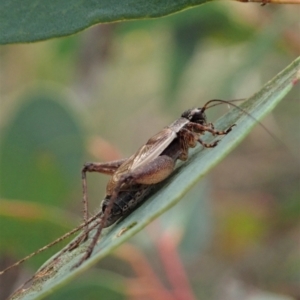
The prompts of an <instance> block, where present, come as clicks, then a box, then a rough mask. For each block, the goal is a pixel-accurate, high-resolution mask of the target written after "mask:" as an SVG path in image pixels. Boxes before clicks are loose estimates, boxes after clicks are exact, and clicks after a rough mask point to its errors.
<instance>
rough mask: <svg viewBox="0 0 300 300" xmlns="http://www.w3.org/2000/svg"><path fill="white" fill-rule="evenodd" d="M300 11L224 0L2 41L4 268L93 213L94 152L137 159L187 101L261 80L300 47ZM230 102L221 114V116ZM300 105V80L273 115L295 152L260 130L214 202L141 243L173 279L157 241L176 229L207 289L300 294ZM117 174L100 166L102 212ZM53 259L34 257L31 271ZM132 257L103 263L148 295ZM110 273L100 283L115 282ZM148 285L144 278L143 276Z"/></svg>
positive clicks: (210, 190) (235, 91) (70, 290)
mask: <svg viewBox="0 0 300 300" xmlns="http://www.w3.org/2000/svg"><path fill="white" fill-rule="evenodd" d="M11 3H13V2H11ZM20 11H21V9H20ZM49 16H51V14H49ZM298 18H299V15H298V12H297V9H295V8H294V6H280V7H279V6H276V7H274V6H271V5H270V6H264V7H261V6H258V5H250V4H247V5H246V4H238V3H225V4H224V3H211V4H207V5H205V6H202V7H200V8H197V9H191V10H187V11H184V12H182V13H180V14H176V15H172V16H170V17H166V18H161V19H156V20H146V21H132V22H126V23H116V24H106V25H100V26H95V27H92V28H90V29H89V30H86V31H84V32H82V33H80V34H77V35H74V36H70V37H66V38H61V39H53V40H49V41H45V42H40V43H35V44H23V45H6V46H2V47H1V49H0V55H1V56H0V59H1V69H0V79H1V84H0V88H1V111H0V130H1V131H0V133H1V185H0V186H1V197H2V199H1V203H0V204H1V206H0V208H1V209H0V216H1V221H0V226H1V233H0V249H1V254H2V255H3V259H2V261H1V264H2V266H3V265H4V264H8V262H10V263H11V262H12V261H14V260H17V259H18V258H20V257H22V256H24V255H26V254H28V253H30V252H31V251H33V250H35V249H37V248H39V247H41V246H43V245H44V244H46V243H47V242H50V241H51V240H52V239H54V238H55V237H57V236H59V235H60V234H61V233H63V232H65V231H67V230H68V229H69V228H71V227H72V226H75V225H76V224H78V223H79V219H80V218H81V191H80V185H81V183H80V168H81V166H82V164H83V163H84V162H85V161H89V160H92V161H103V160H111V159H115V158H118V157H119V156H123V157H126V156H128V155H130V154H131V153H133V151H135V150H136V149H137V148H138V147H139V146H140V145H141V144H142V143H144V142H145V141H146V140H147V139H148V137H149V136H151V135H152V134H154V133H156V132H157V131H158V130H160V129H161V128H162V127H163V126H165V125H167V124H168V123H170V122H171V121H172V120H174V119H175V118H177V117H178V116H179V115H180V113H181V112H182V111H183V110H185V109H186V108H189V107H193V106H201V105H202V104H203V103H205V102H206V100H208V99H212V98H220V99H236V98H245V97H247V96H249V95H251V94H253V92H255V91H257V90H259V89H260V87H261V85H262V84H263V83H264V82H266V81H267V80H268V79H271V78H272V77H273V76H274V75H275V74H277V73H278V72H279V71H280V70H281V69H283V68H284V67H285V66H286V65H287V64H289V63H290V62H291V61H292V60H293V59H294V58H295V57H296V56H297V55H298V53H299V52H300V41H299V35H298V32H297V31H298V29H297V28H298V27H297V26H298V25H297V24H298V21H299V20H298ZM61 21H63V20H61ZM81 21H83V20H81ZM51 22H52V21H51ZM52 24H53V25H55V26H57V27H59V25H58V23H56V22H54V21H53V23H52ZM2 25H3V26H4V25H5V24H4V23H3V24H2ZM2 28H4V27H2ZM41 29H42V28H41ZM2 30H3V29H2ZM1 36H2V38H6V36H5V35H2V34H1ZM39 38H41V37H39ZM45 85H46V86H47V89H44V88H43V87H44V86H45ZM49 87H50V88H49ZM28 90H30V91H31V92H30V93H28ZM32 91H34V92H32ZM41 91H42V92H41ZM225 110H226V108H224V107H220V108H218V109H217V108H216V110H212V111H210V112H209V119H211V120H214V119H215V118H216V116H217V115H220V114H221V113H222V112H224V111H225ZM299 114H300V110H299V87H298V88H296V89H295V90H294V91H293V92H292V93H291V94H290V95H289V97H288V99H286V101H284V102H283V103H282V104H280V105H279V106H278V108H276V109H275V111H274V113H272V114H271V115H270V116H269V117H267V118H266V120H265V125H266V126H267V127H268V128H269V129H270V130H271V131H272V132H273V133H274V134H275V135H277V136H279V137H280V139H282V140H283V142H284V143H285V145H286V147H287V148H288V150H287V149H285V148H284V147H281V146H280V145H277V144H276V143H275V142H274V141H273V140H272V139H271V138H269V137H268V136H267V134H266V133H265V132H264V131H263V129H262V128H260V127H257V128H256V129H255V130H254V131H253V132H252V133H251V135H250V137H249V138H248V139H247V140H246V141H245V142H244V143H243V144H242V145H241V146H240V147H239V148H238V149H236V150H235V151H233V152H232V154H231V155H230V156H229V157H228V158H227V159H226V160H225V161H224V162H222V163H221V164H219V166H218V168H216V169H215V170H214V171H213V172H212V173H211V175H210V176H209V178H207V180H206V188H205V193H204V195H205V199H206V200H205V202H202V201H200V195H201V194H202V193H203V191H199V192H198V194H197V193H196V195H195V194H194V193H193V194H191V195H190V198H191V199H190V200H191V201H189V199H188V197H187V199H185V200H184V201H182V202H181V203H180V204H179V205H178V207H176V208H175V209H174V210H171V211H170V212H169V213H168V215H167V216H166V217H165V219H164V217H163V218H162V219H161V221H158V222H156V223H155V224H153V225H152V226H150V228H149V229H147V231H144V232H143V233H140V234H139V235H137V236H136V237H135V238H134V239H133V243H135V245H139V247H140V248H142V249H143V252H144V253H146V254H145V256H146V255H147V257H146V258H147V259H148V261H149V264H150V265H151V266H152V268H153V270H154V271H155V272H156V274H157V278H158V279H159V280H161V282H164V283H165V282H166V281H168V276H167V275H165V273H166V270H167V269H166V268H164V266H163V261H162V259H161V258H160V257H159V255H158V253H159V250H158V247H159V245H158V242H157V239H159V238H160V237H161V235H160V233H163V232H164V230H165V231H167V232H169V231H170V232H175V233H176V234H174V236H175V237H174V239H175V240H176V239H177V240H179V241H180V240H182V241H183V242H182V244H181V245H180V247H178V248H179V251H180V254H181V259H182V264H183V265H184V267H185V270H186V273H187V277H188V280H189V283H190V285H191V288H192V291H193V293H194V294H195V298H197V299H202V298H203V299H213V300H214V299H216V300H217V299H232V300H234V299H241V298H243V299H247V297H248V298H249V294H247V291H249V290H251V292H253V290H252V287H255V288H256V292H257V289H260V290H265V291H269V292H271V293H274V294H279V295H280V294H283V295H287V296H290V297H293V299H297V298H299V297H300V296H299V295H300V290H299V281H300V258H299V252H300V251H299V245H298V243H297V241H298V232H299V213H300V212H299V199H300V190H299V180H300V178H299V177H300V175H299V165H298V162H299V147H300V136H299V134H298V132H299ZM83 149H85V150H83ZM84 151H85V154H83V152H84ZM120 153H122V155H120ZM83 157H84V158H83ZM106 181H107V178H105V176H101V175H94V176H92V175H89V196H90V201H91V203H92V204H91V206H92V208H91V210H92V211H93V209H98V207H99V202H100V200H101V198H102V196H103V194H104V187H105V183H106ZM197 195H198V196H197ZM192 200H193V201H194V202H192ZM197 200H198V201H197ZM190 203H195V204H193V209H191V208H190V206H192V204H190ZM32 205H33V206H32ZM186 210H187V211H190V214H189V213H188V212H187V213H186V214H187V216H186V217H183V215H184V212H186ZM197 211H199V214H197ZM32 212H33V213H32ZM75 212H76V213H77V216H76V217H74V215H73V214H72V213H74V214H75ZM172 220H173V221H172ZM168 224H171V225H168ZM195 228H197V229H195ZM201 228H202V229H203V228H205V230H204V229H203V232H200V230H201ZM198 235H199V236H201V239H197V237H198ZM155 238H157V239H155ZM199 240H200V242H199ZM197 242H198V243H200V244H198V243H197ZM178 243H179V242H178ZM58 247H61V246H58ZM135 247H138V246H135ZM53 251H55V250H53ZM55 252H56V251H55ZM50 256H51V253H49V252H47V253H46V254H45V256H43V257H42V258H41V259H40V260H39V261H38V262H37V261H36V260H34V259H33V260H32V261H29V262H28V264H27V265H26V266H29V267H26V268H25V271H19V272H18V276H20V277H22V276H24V275H22V274H24V273H23V272H29V271H28V268H30V266H31V267H32V266H35V267H36V266H37V265H38V264H40V262H41V261H43V260H45V257H50ZM37 259H38V258H37ZM123 260H124V261H125V265H124V264H121V263H120V259H119V258H118V259H116V258H115V257H111V258H107V259H105V260H104V261H103V262H102V263H101V265H100V267H99V269H97V270H98V272H99V273H100V274H101V272H102V269H107V270H112V272H115V273H118V274H120V276H121V279H120V278H118V280H116V282H117V283H116V284H117V285H119V284H120V281H123V282H124V283H125V286H126V287H127V289H125V290H122V291H118V292H117V293H116V294H117V295H120V294H125V295H126V297H127V298H128V299H130V298H132V299H134V298H133V296H132V295H133V293H132V290H130V291H131V293H130V291H129V290H128V288H129V287H131V288H132V289H133V287H132V285H131V284H129V283H128V280H130V279H132V280H134V279H136V277H137V274H138V272H137V271H136V270H134V264H132V263H130V260H129V258H127V260H126V259H124V258H123ZM136 264H138V262H137V263H136ZM18 276H15V278H17V277H18ZM27 277H28V276H27ZM84 277H89V273H87V274H86V275H85V276H84ZM96 277H97V276H96ZM97 278H98V277H97ZM97 278H94V279H95V282H96V281H97ZM82 279H83V278H79V279H78V280H77V281H75V282H73V283H70V284H69V285H67V286H66V287H64V290H62V291H61V293H62V294H63V297H64V298H66V297H70V298H72V299H76V298H75V296H74V290H76V292H75V294H77V299H82V295H81V294H80V291H79V290H80V289H82V291H84V292H83V293H84V295H86V294H85V293H86V290H87V289H92V290H94V288H92V287H91V284H89V283H88V282H86V286H84V282H85V281H84V280H82ZM102 279H103V278H101V276H100V275H99V281H98V283H99V286H102V285H109V284H108V283H107V284H106V283H103V280H102ZM22 281H23V280H22ZM81 281H83V283H82V286H81V285H79V282H81ZM111 281H114V276H112V277H111ZM102 283H103V284H102ZM131 283H132V282H131ZM151 283H153V282H152V281H151ZM96 284H97V283H96ZM143 284H145V283H144V282H142V281H138V280H137V279H136V286H140V287H144V285H143ZM149 284H150V283H149ZM4 286H5V288H3V285H1V282H0V290H1V291H3V292H2V295H1V296H3V297H4V294H5V293H9V291H11V290H12V289H13V285H12V284H6V285H4ZM133 286H134V285H133ZM136 286H135V288H136V290H137V287H136ZM166 286H168V284H166ZM1 287H2V288H1ZM147 287H148V289H149V290H150V289H151V286H150V287H149V286H147ZM230 288H231V289H230ZM153 289H156V290H159V289H158V288H157V287H156V288H153ZM144 290H147V289H146V288H145V289H144ZM91 292H92V291H91ZM98 293H99V294H101V291H98ZM98 293H97V295H98ZM103 293H104V292H103ZM241 295H242V296H241ZM59 297H60V296H59V293H58V294H57V296H56V294H54V295H52V296H51V299H59ZM109 297H111V298H112V297H113V296H109ZM116 297H119V296H116ZM120 297H121V296H120ZM261 297H263V296H261ZM266 297H267V296H266ZM276 297H277V296H276ZM276 297H275V296H274V297H273V299H276ZM278 297H280V298H279V299H287V298H281V296H278ZM90 299H92V296H91V298H90ZM117 299H119V298H117ZM262 299H263V298H262ZM270 299H272V298H270Z"/></svg>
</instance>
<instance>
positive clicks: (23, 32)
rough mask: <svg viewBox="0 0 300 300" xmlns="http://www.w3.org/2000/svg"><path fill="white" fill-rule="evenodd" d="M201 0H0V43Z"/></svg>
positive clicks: (66, 31)
mask: <svg viewBox="0 0 300 300" xmlns="http://www.w3.org/2000/svg"><path fill="white" fill-rule="evenodd" d="M205 2H207V0H173V1H167V0H159V1H157V0H156V1H154V0H147V1H146V0H122V1H118V0H99V1H82V0H64V1H60V0H52V1H30V0H2V1H1V2H0V20H1V22H0V43H1V44H8V43H20V42H33V41H39V40H45V39H49V38H53V37H59V36H65V35H69V34H73V33H76V32H78V31H80V30H83V29H85V28H87V27H89V26H92V25H95V24H98V23H104V22H115V21H124V20H133V19H145V18H155V17H162V16H165V15H168V14H171V13H174V12H177V11H180V10H183V9H187V8H190V7H193V6H196V5H199V4H202V3H205Z"/></svg>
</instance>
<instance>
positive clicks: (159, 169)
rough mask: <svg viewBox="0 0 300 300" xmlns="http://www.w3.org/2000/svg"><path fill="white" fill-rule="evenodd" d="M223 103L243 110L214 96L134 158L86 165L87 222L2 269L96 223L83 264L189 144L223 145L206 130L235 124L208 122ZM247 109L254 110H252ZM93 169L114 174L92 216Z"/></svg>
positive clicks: (86, 231)
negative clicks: (209, 140)
mask: <svg viewBox="0 0 300 300" xmlns="http://www.w3.org/2000/svg"><path fill="white" fill-rule="evenodd" d="M223 103H226V104H229V105H231V106H234V107H237V108H238V109H240V110H241V111H243V110H242V109H241V108H239V107H238V106H236V105H234V104H232V103H231V102H230V101H225V100H217V99H214V100H210V101H208V102H207V103H206V104H205V105H204V106H203V107H202V108H193V109H189V110H186V111H185V112H184V113H183V114H182V115H181V117H180V118H179V119H177V120H175V121H174V122H173V123H171V124H170V125H169V126H167V127H165V128H164V129H163V130H161V131H160V132H158V133H157V134H155V135H154V136H152V137H151V138H150V139H149V140H148V141H147V142H146V143H145V144H144V145H143V146H141V147H140V148H139V149H138V150H137V152H136V153H134V154H133V155H132V156H130V157H129V158H126V159H121V160H117V161H112V162H107V163H86V164H85V165H84V167H83V169H82V184H83V204H84V223H83V224H81V225H80V226H78V227H77V228H75V229H73V230H72V231H70V232H68V233H66V234H65V235H64V236H62V237H60V238H58V239H57V240H55V241H53V242H52V243H50V244H48V245H47V246H44V247H43V248H41V249H39V250H37V251H36V252H34V253H32V254H30V255H28V256H27V257H25V258H23V259H22V260H20V261H18V262H16V263H15V264H13V265H11V266H10V267H8V268H6V269H5V270H3V271H1V272H0V275H1V274H3V273H4V272H6V271H8V270H9V269H11V268H13V267H15V266H17V265H19V264H20V263H22V262H24V261H26V260H27V259H29V258H30V257H32V256H34V255H36V254H38V253H40V252H42V251H44V250H46V249H47V248H49V247H50V246H52V245H54V244H56V243H58V242H60V241H61V240H63V239H65V238H67V237H69V236H70V235H72V234H74V233H75V232H78V231H79V230H81V229H83V232H82V234H80V235H79V236H78V237H77V238H76V239H75V240H74V241H73V242H72V243H70V244H69V245H68V246H66V247H65V248H64V249H63V250H62V251H61V252H60V253H59V254H58V255H57V256H56V257H55V258H54V259H57V258H58V257H60V256H61V255H62V254H63V253H65V252H67V251H72V250H73V249H75V248H77V247H78V246H79V245H80V244H81V243H82V242H83V241H85V240H86V239H87V237H88V234H89V232H90V231H91V230H94V229H95V234H94V235H93V237H92V239H91V241H90V244H89V245H88V247H87V250H86V252H85V253H84V254H83V256H82V258H81V259H80V261H79V262H78V263H77V264H76V265H75V266H74V267H78V266H80V265H81V264H82V263H83V262H84V261H85V260H87V259H88V258H89V257H90V255H91V254H92V252H93V250H94V247H95V245H96V243H97V241H98V239H99V237H100V235H101V232H102V229H103V228H106V227H108V226H111V225H112V224H114V223H115V222H116V221H118V220H119V219H120V218H122V217H125V216H127V215H128V214H130V213H131V212H132V211H133V210H134V209H135V208H136V207H137V206H138V205H140V204H141V203H142V202H144V201H145V199H146V198H147V196H148V195H149V194H150V193H151V191H152V188H153V187H155V186H157V185H158V184H160V183H161V182H162V181H163V180H165V179H166V178H168V177H169V176H170V175H171V174H172V172H173V171H174V168H175V164H176V161H177V160H182V161H185V160H187V159H188V150H189V148H194V147H195V146H196V145H197V143H199V144H201V145H202V146H203V147H205V148H213V147H215V146H217V144H218V142H219V140H216V141H214V142H213V143H211V144H207V143H204V142H203V141H202V139H201V135H203V134H204V133H206V132H209V133H211V134H212V135H213V136H215V135H226V134H228V133H229V132H230V131H231V130H232V127H233V126H235V124H233V125H231V126H230V127H229V128H227V129H226V130H223V131H222V130H221V131H219V130H216V129H215V128H214V126H213V124H212V123H208V122H207V119H206V115H205V111H206V110H207V109H208V108H210V107H213V106H215V105H218V104H223ZM243 112H244V113H246V114H247V115H248V113H247V112H245V111H243ZM250 117H251V116H250ZM87 172H98V173H103V174H107V175H111V178H110V180H109V182H108V184H107V187H106V196H105V198H104V200H103V201H102V203H101V211H100V212H99V213H98V214H96V215H95V216H93V217H91V218H88V198H87V183H86V173H87ZM46 267H47V266H46ZM46 267H44V268H43V269H42V270H44V269H45V268H46ZM40 272H41V270H40Z"/></svg>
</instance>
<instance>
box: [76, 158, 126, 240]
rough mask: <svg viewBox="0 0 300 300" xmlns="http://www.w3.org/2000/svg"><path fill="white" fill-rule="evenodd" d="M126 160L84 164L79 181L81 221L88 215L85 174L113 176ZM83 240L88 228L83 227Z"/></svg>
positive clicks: (85, 220)
mask: <svg viewBox="0 0 300 300" xmlns="http://www.w3.org/2000/svg"><path fill="white" fill-rule="evenodd" d="M126 160H127V158H124V159H119V160H114V161H109V162H105V163H97V162H90V163H85V164H84V166H83V168H82V170H81V181H82V193H83V197H82V202H83V221H84V222H85V223H86V222H87V220H88V218H89V215H88V193H87V180H86V173H87V172H97V173H102V174H107V175H113V174H114V173H115V172H116V170H117V169H118V168H119V167H120V166H121V165H122V164H123V163H124V162H125V161H126ZM85 232H86V235H85V238H84V240H86V239H87V238H88V232H89V226H88V225H87V226H86V227H85Z"/></svg>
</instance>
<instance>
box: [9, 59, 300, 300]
mask: <svg viewBox="0 0 300 300" xmlns="http://www.w3.org/2000/svg"><path fill="white" fill-rule="evenodd" d="M299 68H300V58H298V59H296V60H295V61H294V62H293V63H292V64H291V65H289V66H288V67H287V68H286V69H285V70H284V71H282V72H281V73H280V74H278V75H277V76H276V77H275V78H274V79H273V80H271V81H270V82H268V83H267V84H266V85H265V86H264V87H263V88H262V89H261V90H260V91H259V92H258V93H256V94H254V95H253V96H252V97H250V98H249V99H248V100H247V101H245V102H244V103H243V105H241V107H242V108H243V109H245V110H246V111H247V112H248V113H249V114H251V115H252V116H253V118H250V117H249V116H247V115H245V114H244V113H242V112H241V111H240V110H237V109H232V110H231V111H229V112H228V113H227V114H226V115H224V116H223V117H222V118H220V119H219V120H218V121H217V122H215V123H214V124H215V127H216V128H220V129H225V128H228V126H229V125H231V124H234V123H235V124H236V125H237V126H235V127H234V130H233V131H232V132H231V133H230V134H228V135H227V136H225V137H224V138H223V139H222V142H221V143H220V144H219V145H218V146H217V147H215V148H213V149H203V148H201V147H197V148H196V149H194V150H193V151H191V155H190V159H189V160H188V161H187V162H186V163H182V164H181V165H180V166H179V167H178V168H177V169H176V171H175V172H174V174H173V175H172V176H171V178H169V179H168V180H166V181H165V182H164V184H163V186H162V188H160V189H159V190H158V191H157V192H156V193H155V195H153V196H152V197H150V199H148V200H147V201H146V202H145V203H144V204H143V205H142V206H141V207H140V208H138V209H137V210H136V211H135V212H133V213H132V214H131V215H130V216H128V217H127V218H126V219H125V220H123V221H122V222H120V223H119V224H117V225H115V226H114V227H111V228H109V229H107V231H106V233H105V234H104V235H103V236H102V238H101V240H100V242H99V243H98V244H97V246H96V247H95V249H94V252H93V254H92V256H91V258H90V259H88V260H87V261H86V262H84V263H83V264H82V265H81V266H80V267H78V268H73V266H74V265H75V264H76V262H78V261H79V260H80V257H81V255H82V253H84V251H85V249H86V247H87V243H84V244H82V245H80V247H78V248H77V249H75V250H73V251H72V252H69V253H65V254H63V255H62V256H61V257H60V259H59V260H57V261H56V262H55V263H53V264H52V268H49V269H48V272H46V274H44V275H42V274H41V273H40V274H39V276H38V277H37V278H35V279H34V280H33V281H32V282H31V285H30V286H29V287H28V289H25V290H23V291H22V292H21V293H19V294H17V295H16V296H15V297H14V298H13V299H36V298H41V297H43V296H45V295H47V294H49V293H50V292H51V291H53V290H54V289H57V288H58V287H59V286H61V285H63V284H65V283H66V282H67V281H69V280H71V279H72V278H74V277H75V276H77V275H79V274H80V273H82V272H84V271H85V270H86V269H88V268H90V267H91V266H92V265H94V264H95V263H96V262H98V261H99V260H100V259H102V258H103V257H104V256H106V255H108V254H109V253H111V252H112V251H113V250H114V249H115V248H116V247H117V246H119V245H120V244H122V243H123V242H124V241H126V240H127V239H129V238H130V237H131V236H132V235H134V234H135V233H137V232H138V231H140V230H141V229H142V228H144V227H145V226H146V225H147V224H149V223H150V222H151V221H152V220H153V219H155V218H157V217H158V216H159V215H161V214H162V213H163V212H164V211H166V210H168V209H169V208H170V207H172V206H173V205H175V204H176V203H177V202H178V201H179V200H180V199H181V198H182V197H183V196H184V195H185V194H186V193H187V191H188V190H189V189H190V188H191V187H193V185H194V184H195V183H196V182H197V181H198V180H199V179H200V178H201V177H203V176H204V175H205V174H206V173H207V172H208V171H209V170H210V169H212V168H213V167H214V166H215V165H216V164H217V163H218V162H220V161H221V160H222V159H223V158H224V157H225V156H226V154H228V153H229V152H230V151H232V150H233V149H234V147H236V146H237V145H238V144H239V143H240V142H241V140H242V139H244V138H245V136H246V135H247V134H248V133H249V132H250V130H251V129H252V128H253V127H254V126H255V123H256V121H255V120H254V118H255V119H256V120H261V119H262V118H263V117H264V116H265V115H266V114H267V113H268V112H270V111H271V110H272V109H273V108H274V107H275V106H276V104H278V103H279V101H280V100H281V99H283V97H284V96H285V95H286V94H287V93H288V92H289V91H290V90H291V89H292V87H293V86H294V85H295V83H296V81H297V80H299V77H300V76H299V75H300V74H299ZM297 72H298V73H297ZM297 76H298V77H297ZM211 139H212V138H211V137H209V136H206V137H205V140H206V141H207V142H208V141H211ZM124 228H126V229H127V230H126V231H125V232H124V231H123V234H122V235H119V234H118V233H120V232H121V230H122V229H124ZM92 235H93V234H90V238H91V237H92ZM50 262H51V259H50V261H48V262H47V263H48V264H49V263H50ZM52 262H53V260H52ZM47 263H46V265H47Z"/></svg>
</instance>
